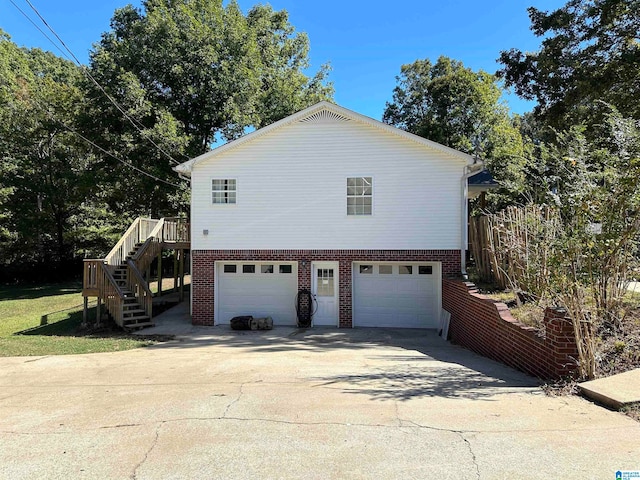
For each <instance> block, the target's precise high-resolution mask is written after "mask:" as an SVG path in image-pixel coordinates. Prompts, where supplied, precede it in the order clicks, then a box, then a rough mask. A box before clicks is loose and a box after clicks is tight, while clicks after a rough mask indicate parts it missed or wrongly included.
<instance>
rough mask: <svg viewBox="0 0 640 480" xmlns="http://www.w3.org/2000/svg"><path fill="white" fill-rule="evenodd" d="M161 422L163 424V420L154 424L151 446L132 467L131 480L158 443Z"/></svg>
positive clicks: (134, 478) (134, 479)
mask: <svg viewBox="0 0 640 480" xmlns="http://www.w3.org/2000/svg"><path fill="white" fill-rule="evenodd" d="M163 424H164V422H159V423H158V425H157V426H156V433H155V437H154V439H153V442H152V443H151V446H150V447H149V449H148V450H147V451H146V453H145V454H144V457H143V458H142V460H140V462H138V464H137V465H136V466H135V467H133V473H132V474H131V480H136V478H137V475H138V470H139V469H140V467H141V466H142V465H143V464H144V463H145V462H146V461H147V458H149V455H150V454H151V451H152V450H153V449H154V448H155V447H156V445H157V444H158V437H159V436H160V428H162V425H163Z"/></svg>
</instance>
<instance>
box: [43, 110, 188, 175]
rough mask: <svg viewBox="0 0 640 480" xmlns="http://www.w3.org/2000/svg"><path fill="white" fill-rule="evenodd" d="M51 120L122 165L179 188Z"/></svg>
mask: <svg viewBox="0 0 640 480" xmlns="http://www.w3.org/2000/svg"><path fill="white" fill-rule="evenodd" d="M52 120H54V121H56V122H58V123H59V124H60V125H62V126H63V127H64V128H66V129H67V130H69V131H70V132H71V133H73V134H75V135H77V136H78V137H80V138H81V139H83V140H84V141H85V142H87V143H89V144H90V145H93V146H94V147H95V148H97V149H98V150H100V151H101V152H102V153H104V154H106V155H109V156H110V157H111V158H115V159H116V160H117V161H119V162H120V163H122V164H123V165H125V166H127V167H129V168H132V169H134V170H136V171H137V172H140V173H141V174H143V175H146V176H147V177H149V178H153V179H154V180H156V181H158V182H162V183H166V184H167V185H171V186H172V187H176V188H181V187H182V186H181V185H178V184H177V183H172V182H169V181H167V180H164V179H162V178H160V177H156V176H155V175H153V174H151V173H148V172H145V171H144V170H142V169H140V168H138V167H136V166H135V165H133V164H132V163H129V162H126V161H124V160H122V159H121V158H118V157H116V156H115V155H114V154H113V153H111V152H109V151H108V150H105V149H104V148H102V147H101V146H100V145H98V144H96V143H94V142H93V141H91V140H89V139H88V138H87V137H85V136H84V135H82V134H81V133H80V132H78V131H77V130H74V129H73V128H71V127H69V126H68V125H66V124H64V123H62V122H61V121H59V120H55V119H53V118H52Z"/></svg>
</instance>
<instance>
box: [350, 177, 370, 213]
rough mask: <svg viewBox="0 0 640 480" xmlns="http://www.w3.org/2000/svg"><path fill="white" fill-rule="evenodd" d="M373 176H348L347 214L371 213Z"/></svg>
mask: <svg viewBox="0 0 640 480" xmlns="http://www.w3.org/2000/svg"><path fill="white" fill-rule="evenodd" d="M372 199H373V178H372V177H349V178H347V215H371V212H372V207H371V206H372Z"/></svg>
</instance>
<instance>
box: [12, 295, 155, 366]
mask: <svg viewBox="0 0 640 480" xmlns="http://www.w3.org/2000/svg"><path fill="white" fill-rule="evenodd" d="M81 292H82V286H81V285H80V284H79V283H61V284H53V285H37V286H33V285H28V286H0V356H3V357H10V356H21V355H66V354H73V353H95V352H113V351H118V350H129V349H132V348H138V347H143V346H147V345H151V344H153V343H155V342H153V341H151V340H148V339H145V338H134V337H132V336H128V335H126V334H124V333H122V332H119V331H115V332H113V331H100V332H88V331H86V330H82V329H81V328H80V325H81V323H82V303H83V298H82V294H81ZM43 315H47V317H46V324H43V323H44V322H43ZM94 318H95V308H92V309H91V310H90V311H89V319H90V320H91V321H93V319H94Z"/></svg>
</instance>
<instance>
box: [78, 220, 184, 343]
mask: <svg viewBox="0 0 640 480" xmlns="http://www.w3.org/2000/svg"><path fill="white" fill-rule="evenodd" d="M189 247H190V242H189V224H188V223H186V222H184V221H182V220H180V219H167V218H161V219H159V220H157V219H151V218H142V217H139V218H137V219H136V220H135V221H134V222H133V223H132V224H131V226H130V227H129V229H128V230H127V231H126V232H125V233H124V235H123V236H122V238H121V239H120V240H119V241H118V243H117V244H116V245H115V247H113V249H112V250H111V252H109V254H108V255H107V256H106V257H105V258H104V259H94V260H85V261H84V275H83V291H82V294H83V295H84V297H85V316H86V304H87V297H97V299H98V307H97V318H98V320H99V319H100V316H101V313H100V312H101V310H100V309H101V305H102V304H104V307H105V309H106V311H107V312H108V313H109V315H110V316H111V317H112V318H113V320H114V321H115V323H116V324H117V325H119V326H120V327H122V328H124V329H125V330H134V329H139V328H144V327H149V326H153V325H154V323H153V320H152V318H153V294H152V293H151V290H150V289H149V284H148V281H149V269H150V266H151V263H152V262H153V260H154V259H155V258H156V257H158V256H159V255H161V254H162V250H163V249H164V248H171V249H180V250H184V249H188V248H189ZM141 272H147V275H146V278H145V276H144V275H143V274H142V273H141Z"/></svg>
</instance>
